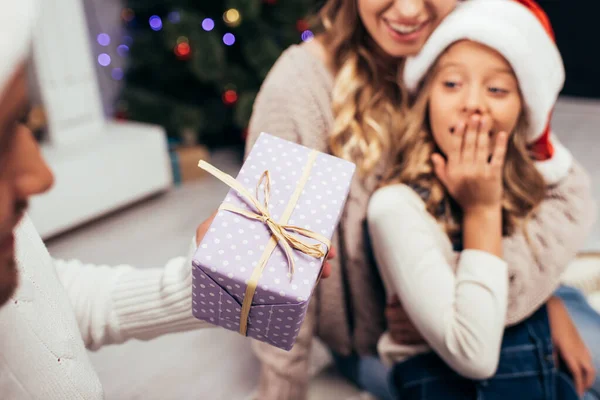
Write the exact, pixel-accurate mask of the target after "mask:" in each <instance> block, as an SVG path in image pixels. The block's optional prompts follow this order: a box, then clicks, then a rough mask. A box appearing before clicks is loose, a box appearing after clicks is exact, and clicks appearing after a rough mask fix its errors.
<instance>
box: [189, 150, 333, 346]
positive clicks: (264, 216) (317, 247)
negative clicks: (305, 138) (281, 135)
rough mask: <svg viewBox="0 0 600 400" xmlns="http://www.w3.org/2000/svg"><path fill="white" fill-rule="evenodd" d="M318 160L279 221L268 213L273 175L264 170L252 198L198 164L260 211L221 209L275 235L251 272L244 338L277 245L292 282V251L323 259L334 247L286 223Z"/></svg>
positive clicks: (244, 310) (218, 173) (234, 183)
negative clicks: (252, 222)
mask: <svg viewBox="0 0 600 400" xmlns="http://www.w3.org/2000/svg"><path fill="white" fill-rule="evenodd" d="M315 159H316V152H313V153H311V154H310V156H309V161H308V164H307V166H308V168H305V170H304V173H303V176H302V178H301V179H300V181H299V183H298V186H297V187H296V191H295V192H294V194H293V195H292V198H291V199H290V200H289V202H288V206H287V207H286V210H285V211H284V213H283V214H284V215H282V217H281V220H280V221H279V222H278V221H275V219H273V217H272V216H271V213H270V211H269V200H270V198H271V175H270V173H269V171H264V172H263V173H262V175H261V176H260V179H259V180H258V183H257V185H256V195H255V196H253V195H252V194H251V193H250V192H248V190H247V189H246V188H245V187H244V186H243V185H242V184H241V183H239V182H238V181H236V180H235V179H234V178H233V177H232V176H230V175H228V174H226V173H224V172H222V171H220V170H219V169H217V168H215V167H213V166H212V165H210V164H209V163H207V162H205V161H200V162H199V163H198V166H199V167H200V168H202V169H203V170H205V171H206V172H208V173H210V174H211V175H213V176H214V177H215V178H217V179H219V180H220V181H222V182H223V183H225V184H226V185H227V186H229V187H231V188H232V189H234V190H235V191H237V192H238V194H239V195H240V196H242V197H243V198H244V199H246V200H247V201H249V202H250V203H251V204H252V205H253V206H254V208H255V209H256V210H257V212H253V211H248V210H243V209H241V208H239V207H236V206H233V205H231V204H227V203H223V204H221V206H220V207H219V209H220V210H226V211H230V212H233V213H236V214H239V215H241V216H244V217H246V218H249V219H254V220H257V221H260V222H262V223H264V224H265V225H266V226H267V227H268V229H269V231H270V232H271V234H272V236H271V240H270V241H269V243H268V244H267V246H266V248H265V250H264V252H263V254H262V256H261V258H260V261H259V262H258V265H257V266H256V268H255V269H254V271H253V272H252V276H251V278H250V279H249V280H248V284H247V287H246V295H245V296H244V300H243V304H242V311H241V318H240V333H241V334H242V335H246V331H247V324H248V315H249V313H250V308H251V306H252V298H253V297H254V293H255V291H256V287H257V286H258V280H259V278H260V276H261V275H262V271H263V269H264V267H265V265H266V263H267V261H268V259H269V256H270V254H271V253H272V251H273V250H274V248H275V247H276V245H277V244H279V245H281V247H282V248H283V250H284V252H285V255H286V258H287V261H288V268H289V274H288V276H289V278H290V280H291V279H292V278H293V276H294V271H295V261H294V256H293V253H292V249H296V250H298V251H300V252H302V253H304V254H307V255H309V256H311V257H315V258H321V257H326V256H327V253H328V252H329V249H330V248H331V242H330V240H329V239H328V238H326V237H325V236H323V235H320V234H318V233H316V232H313V231H309V230H307V229H304V228H300V227H298V226H294V225H288V224H287V220H288V219H289V217H290V215H291V214H292V211H293V209H294V207H295V205H296V203H297V202H298V199H299V197H300V194H301V192H302V188H303V187H304V185H305V184H306V181H307V180H308V177H309V175H310V169H311V168H312V164H314V161H315ZM261 187H262V188H263V203H261V202H260V200H259V198H260V196H259V194H260V189H261ZM294 232H295V233H297V234H299V235H302V236H304V237H307V238H311V239H315V240H317V241H319V242H321V243H314V244H312V243H308V242H306V241H304V240H301V239H299V238H297V237H295V236H294V235H293V234H292V233H294ZM323 245H325V247H326V250H323Z"/></svg>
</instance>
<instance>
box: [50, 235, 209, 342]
mask: <svg viewBox="0 0 600 400" xmlns="http://www.w3.org/2000/svg"><path fill="white" fill-rule="evenodd" d="M193 249H195V246H193V245H192V246H191V248H190V254H189V255H188V256H187V257H177V258H174V259H172V260H170V261H169V262H167V264H166V265H165V266H164V267H163V268H157V269H137V268H133V267H131V266H129V265H118V266H114V267H111V266H106V265H92V264H85V263H82V262H80V261H78V260H71V261H64V260H54V265H55V268H56V271H57V274H58V277H59V279H60V281H61V283H62V285H63V286H64V287H65V289H66V291H67V293H68V296H69V299H70V301H71V304H72V306H73V309H74V311H75V316H76V319H77V323H78V325H79V330H80V332H81V335H82V338H83V341H84V343H85V345H86V347H87V348H88V349H91V350H97V349H98V348H100V347H101V346H104V345H107V344H116V343H122V342H125V341H127V340H129V339H140V340H149V339H152V338H155V337H157V336H160V335H163V334H166V333H173V332H180V331H187V330H192V329H199V328H203V327H208V326H211V325H209V324H207V323H205V322H201V321H199V320H197V319H196V318H194V317H193V316H192V312H191V309H192V304H191V302H192V300H191V292H192V271H191V257H192V255H193Z"/></svg>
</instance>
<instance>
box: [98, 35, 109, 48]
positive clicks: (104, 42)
mask: <svg viewBox="0 0 600 400" xmlns="http://www.w3.org/2000/svg"><path fill="white" fill-rule="evenodd" d="M96 39H97V40H98V44H99V45H100V46H108V45H109V44H110V36H109V35H108V34H107V33H101V34H99V35H98V37H97V38H96Z"/></svg>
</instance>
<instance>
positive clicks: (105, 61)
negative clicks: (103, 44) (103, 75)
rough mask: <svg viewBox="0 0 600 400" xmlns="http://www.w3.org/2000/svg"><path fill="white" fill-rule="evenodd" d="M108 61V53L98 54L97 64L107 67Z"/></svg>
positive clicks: (109, 59)
mask: <svg viewBox="0 0 600 400" xmlns="http://www.w3.org/2000/svg"><path fill="white" fill-rule="evenodd" d="M110 62H111V58H110V56H109V55H108V54H106V53H102V54H100V55H99V56H98V64H100V65H102V66H103V67H108V66H109V65H110Z"/></svg>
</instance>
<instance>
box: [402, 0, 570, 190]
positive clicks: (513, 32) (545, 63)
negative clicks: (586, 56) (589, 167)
mask: <svg viewBox="0 0 600 400" xmlns="http://www.w3.org/2000/svg"><path fill="white" fill-rule="evenodd" d="M460 40H472V41H474V42H477V43H481V44H483V45H486V46H488V47H490V48H492V49H494V50H496V51H498V52H499V53H500V54H502V55H503V56H504V58H505V59H506V60H507V61H508V62H509V64H510V65H511V66H512V68H513V70H514V72H515V75H516V77H517V80H518V81H519V87H520V89H521V93H522V96H523V101H524V103H525V107H526V112H527V115H528V120H529V124H530V128H529V131H528V132H527V141H528V142H529V143H533V142H535V141H536V140H538V139H540V137H541V136H542V135H543V134H544V133H545V131H546V127H547V126H548V120H549V118H550V115H551V113H552V110H553V108H554V105H555V104H556V100H557V98H558V95H559V93H560V91H561V90H562V88H563V85H564V81H565V69H564V65H563V61H562V57H561V55H560V52H559V50H558V47H557V46H556V44H555V42H554V40H553V38H552V37H551V36H550V35H549V34H548V32H547V31H546V29H545V28H544V26H543V25H542V23H541V21H540V20H539V19H538V17H536V15H535V14H534V13H533V12H532V11H530V10H529V9H528V8H527V7H525V6H524V5H522V4H520V3H519V2H518V1H514V0H468V1H465V2H461V3H459V4H458V5H457V7H456V9H455V10H454V11H453V12H452V13H450V15H449V16H448V17H446V18H445V19H444V20H443V21H442V23H441V24H440V25H439V26H438V27H437V29H436V30H435V31H434V32H433V33H432V35H431V36H430V38H429V39H428V41H427V42H426V43H425V45H424V46H423V49H422V50H421V52H420V53H419V54H418V55H416V56H414V57H409V58H408V59H407V60H406V64H405V67H404V83H405V84H406V87H407V88H408V90H409V91H410V92H411V93H414V92H415V91H417V90H418V89H419V86H420V84H421V81H422V80H423V79H424V77H425V76H426V74H427V72H428V71H429V70H430V68H431V67H432V66H433V65H434V64H435V62H436V61H437V59H438V57H439V56H440V55H441V54H442V53H443V52H444V51H445V50H446V49H447V48H448V47H449V46H450V45H452V44H453V43H455V42H457V41H460ZM553 147H554V149H555V152H554V154H553V155H552V158H550V159H548V160H544V161H542V162H540V163H538V164H540V165H538V170H539V171H540V172H541V173H542V175H543V176H544V178H545V179H546V181H547V182H548V183H550V184H552V183H556V182H557V181H559V180H560V179H561V178H563V177H564V176H566V175H567V173H568V171H569V169H570V166H571V162H570V160H571V156H570V154H566V153H568V150H567V149H566V148H564V147H563V146H562V145H560V144H559V143H555V140H554V141H553ZM555 158H556V162H555ZM568 160H569V162H567V161H568Z"/></svg>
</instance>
